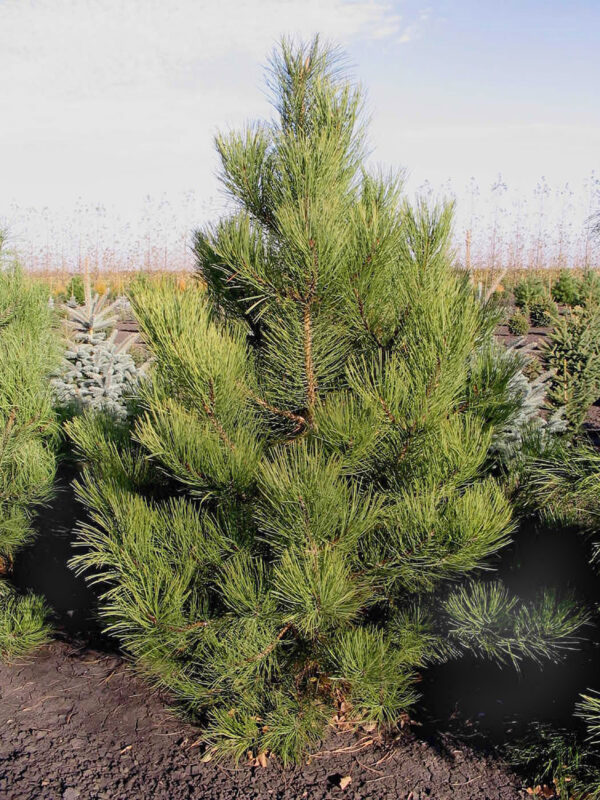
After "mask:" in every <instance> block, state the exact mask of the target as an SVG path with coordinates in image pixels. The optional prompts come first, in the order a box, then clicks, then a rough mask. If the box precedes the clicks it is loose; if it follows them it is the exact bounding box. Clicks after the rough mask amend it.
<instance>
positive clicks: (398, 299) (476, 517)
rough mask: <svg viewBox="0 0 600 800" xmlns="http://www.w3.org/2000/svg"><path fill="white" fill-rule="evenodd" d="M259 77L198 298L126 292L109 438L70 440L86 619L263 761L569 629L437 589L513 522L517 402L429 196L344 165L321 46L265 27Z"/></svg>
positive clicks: (105, 432)
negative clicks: (427, 684)
mask: <svg viewBox="0 0 600 800" xmlns="http://www.w3.org/2000/svg"><path fill="white" fill-rule="evenodd" d="M270 86H271V90H272V92H273V94H274V102H275V108H276V110H277V112H278V120H277V121H276V122H273V123H269V124H260V125H258V124H257V125H251V126H249V127H248V128H246V130H244V131H243V132H242V133H233V134H230V135H227V136H219V137H218V138H217V148H218V151H219V154H220V157H221V162H222V180H223V183H224V186H225V187H226V189H227V190H228V192H229V194H230V197H231V199H232V201H233V202H234V203H235V205H236V207H237V210H236V211H235V212H234V213H233V214H232V215H231V216H229V217H227V218H225V219H222V220H221V221H220V222H219V223H218V224H217V225H215V226H214V227H212V228H209V229H206V230H204V231H200V232H198V233H197V235H196V240H195V251H196V255H197V259H198V271H199V275H200V277H201V278H202V284H203V285H205V286H206V290H205V291H204V290H203V289H202V288H200V287H190V288H187V289H185V290H181V291H177V290H175V289H174V288H173V286H172V285H170V284H165V285H162V286H158V287H156V286H149V285H148V283H146V282H142V283H141V284H139V285H138V286H136V287H134V288H133V290H132V295H131V302H132V307H133V310H134V312H135V314H136V317H137V319H138V321H139V324H140V328H141V331H142V334H143V338H144V341H145V343H146V344H147V346H148V348H149V350H150V352H151V354H152V357H153V361H154V368H153V371H152V380H151V382H150V383H148V384H146V385H144V386H143V387H142V390H141V400H142V404H143V406H144V408H145V412H144V413H143V414H142V415H141V416H139V417H138V419H137V421H136V422H135V428H134V432H133V440H129V439H128V434H127V430H126V429H125V428H124V427H123V426H119V425H117V424H116V423H115V422H114V421H111V420H110V419H108V418H106V417H102V416H98V415H93V414H90V413H88V414H86V415H84V416H83V417H80V418H78V419H75V420H74V421H73V422H72V423H71V424H70V426H69V430H70V433H71V436H72V438H73V440H74V442H75V444H76V446H77V448H78V450H79V452H80V455H81V458H82V460H83V461H84V462H85V466H84V472H83V479H82V481H81V483H80V484H79V485H78V492H79V496H80V498H81V499H82V500H83V501H84V502H85V503H86V504H87V505H88V507H89V509H90V512H91V522H90V523H89V524H86V525H84V526H82V530H81V536H80V541H79V544H80V546H82V547H83V550H82V552H81V553H80V554H78V555H77V556H76V558H75V559H74V565H75V567H76V568H77V569H79V570H81V571H86V572H88V573H89V574H90V575H91V579H92V580H95V581H102V582H107V583H108V585H109V588H108V590H106V591H104V594H103V596H102V601H101V606H102V614H103V615H104V617H105V620H106V622H107V629H108V630H110V631H111V632H112V633H113V634H114V635H116V636H118V637H119V638H120V640H121V642H122V643H123V645H124V647H125V648H126V649H127V650H128V652H129V653H130V654H131V655H132V656H133V658H134V659H135V661H136V663H137V664H138V666H139V667H140V669H142V670H144V671H145V672H146V673H147V674H148V675H149V676H151V677H152V678H153V679H155V680H156V681H157V682H158V683H159V684H160V685H162V686H166V687H168V688H169V689H170V690H171V691H172V692H173V693H174V694H175V696H177V697H178V698H179V699H180V701H181V702H182V703H184V704H185V705H186V706H187V707H188V708H189V709H190V710H191V711H193V712H194V713H196V714H198V715H204V714H205V715H207V716H208V720H209V722H208V734H207V735H208V737H209V739H210V740H211V741H212V742H213V743H214V746H215V748H216V751H217V752H219V753H229V754H232V755H233V756H234V757H236V758H240V757H242V756H245V755H246V754H247V753H248V751H251V752H253V753H254V754H262V753H265V752H268V751H272V752H274V753H276V754H278V755H279V756H280V757H281V758H282V759H283V761H284V762H287V761H289V760H291V759H297V758H299V757H300V756H301V755H302V753H303V752H305V750H306V749H307V748H310V747H314V746H316V744H317V743H318V741H319V740H320V738H321V737H322V736H323V735H324V731H325V728H326V726H327V724H328V723H329V722H331V721H333V720H338V721H339V720H341V719H344V720H345V721H348V720H352V721H354V722H355V723H356V724H359V723H360V722H370V723H377V724H382V725H383V724H392V723H394V722H396V721H397V720H398V719H399V717H400V715H401V714H402V712H404V711H405V710H406V709H407V708H408V707H409V706H410V705H411V704H412V703H413V702H414V701H415V699H416V698H417V691H416V687H415V680H416V674H417V671H418V670H419V669H421V668H423V667H424V666H426V665H427V664H428V663H431V662H432V661H436V660H439V659H442V658H447V657H449V656H453V655H458V654H459V653H460V652H461V651H463V650H464V649H470V650H474V651H475V652H477V653H479V654H480V655H482V656H486V657H493V658H496V659H498V660H510V661H514V662H516V661H518V660H519V659H520V658H521V657H522V656H523V655H528V656H533V657H534V658H542V657H546V656H553V655H555V654H556V652H557V649H558V648H559V646H560V643H561V641H562V640H563V639H564V638H565V637H566V638H567V639H568V638H569V637H570V636H572V634H573V633H574V631H575V630H576V629H577V627H578V625H579V624H580V622H581V618H579V617H578V616H577V615H576V614H574V613H573V611H572V609H571V608H570V607H569V606H568V605H567V604H564V603H561V602H560V601H558V600H555V599H554V598H552V597H551V596H545V597H544V598H543V599H542V602H541V603H540V604H539V606H538V607H537V608H535V609H534V608H533V607H530V606H524V605H521V604H520V603H518V602H517V600H516V599H515V598H512V597H510V596H509V594H508V593H507V592H506V590H505V589H504V588H503V587H502V586H501V585H499V584H497V583H492V584H478V583H469V582H467V583H466V584H464V585H462V586H461V587H459V588H454V589H452V584H451V583H450V582H452V581H456V580H457V579H460V578H462V577H464V576H468V575H469V574H470V573H472V572H473V571H475V570H476V569H477V568H479V567H482V566H484V565H485V564H487V563H488V560H489V558H490V557H491V556H493V555H494V554H495V553H497V552H498V551H499V550H500V549H501V548H502V547H504V546H505V545H506V544H507V543H508V542H509V541H510V533H511V529H512V521H511V508H510V504H509V501H508V500H507V497H506V496H505V493H504V491H503V489H502V487H501V486H500V485H499V484H498V483H497V482H496V481H495V480H494V479H492V478H491V477H489V476H488V475H486V473H485V465H486V464H487V461H488V458H489V454H490V446H491V442H492V438H493V435H494V431H495V429H496V428H497V427H498V426H502V425H504V424H505V423H506V422H507V420H509V419H510V415H511V414H513V413H514V403H515V399H514V396H515V393H514V392H513V393H512V394H511V393H510V392H507V390H506V382H507V381H508V380H510V374H508V373H509V371H507V370H504V372H503V374H502V375H501V376H500V377H499V376H498V375H497V374H496V373H497V372H498V365H497V361H496V360H493V359H492V360H491V361H490V362H489V364H488V367H489V368H488V367H486V368H484V367H483V366H482V368H481V369H479V370H478V371H476V370H474V360H473V359H474V354H475V353H476V352H477V351H478V350H479V348H482V347H485V346H488V344H489V339H490V336H491V330H492V329H493V326H494V324H495V322H496V319H497V317H496V316H495V315H494V314H492V313H491V312H490V310H489V308H488V307H487V306H483V305H482V302H481V301H480V300H479V299H478V298H477V297H476V296H475V294H474V293H473V291H472V289H471V287H470V286H469V284H468V282H467V281H466V280H464V279H463V278H462V277H460V276H459V275H458V274H457V273H455V271H454V270H453V269H452V254H451V250H450V232H451V223H452V208H451V206H449V205H438V206H435V207H433V208H428V207H427V206H426V204H425V203H423V202H417V203H416V204H415V205H414V206H411V205H409V204H408V203H407V202H406V201H405V200H404V199H403V197H402V195H401V186H400V181H399V180H398V179H397V178H395V177H390V176H386V175H383V174H380V175H370V174H369V173H368V172H367V171H366V170H365V168H364V136H365V130H364V126H363V124H362V100H361V93H360V91H359V89H358V88H356V87H353V86H352V85H351V84H350V83H349V82H348V81H347V80H346V78H345V77H344V74H343V71H342V70H341V63H340V61H339V58H338V56H337V54H336V53H335V52H332V51H331V50H328V49H326V48H323V47H321V45H320V44H319V42H318V40H316V41H314V42H313V43H311V44H310V45H307V46H294V45H292V44H290V43H284V44H283V45H282V48H281V49H280V50H279V51H278V52H277V53H276V54H275V55H274V57H273V60H272V62H271V71H270ZM478 363H480V362H478ZM490 365H491V366H490ZM511 374H512V373H511ZM505 377H506V380H505V379H504V378H505ZM500 393H501V396H500ZM519 402H520V401H519ZM128 442H129V444H128Z"/></svg>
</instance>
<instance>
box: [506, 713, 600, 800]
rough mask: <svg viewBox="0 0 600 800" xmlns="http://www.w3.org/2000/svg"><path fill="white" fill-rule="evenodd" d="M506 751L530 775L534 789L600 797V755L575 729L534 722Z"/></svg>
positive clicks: (588, 797)
mask: <svg viewBox="0 0 600 800" xmlns="http://www.w3.org/2000/svg"><path fill="white" fill-rule="evenodd" d="M503 750H504V755H505V756H506V757H507V760H508V762H509V763H510V764H511V765H512V766H514V767H517V768H518V769H519V770H520V771H521V772H522V773H524V774H525V775H526V776H527V785H528V786H529V787H530V788H531V789H532V790H533V789H534V787H536V786H540V787H544V786H545V787H547V790H548V791H551V792H552V796H558V797H561V798H562V797H565V798H587V800H595V798H598V797H600V762H599V760H598V756H597V754H596V752H595V749H594V748H593V747H591V746H590V745H589V744H586V743H582V742H581V741H580V739H579V737H578V735H577V733H575V732H574V731H568V730H563V729H560V728H556V727H554V726H552V725H548V724H539V723H534V724H532V725H531V726H530V728H529V730H528V731H527V734H526V735H525V736H521V737H519V738H517V739H516V740H515V741H512V742H509V743H508V744H506V745H505V746H504V748H503ZM541 796H544V795H541Z"/></svg>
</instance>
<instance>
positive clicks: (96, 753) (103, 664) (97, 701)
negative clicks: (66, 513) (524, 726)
mask: <svg viewBox="0 0 600 800" xmlns="http://www.w3.org/2000/svg"><path fill="white" fill-rule="evenodd" d="M164 700H165V698H162V697H160V696H159V694H158V693H156V692H152V691H150V690H149V689H148V687H147V686H146V685H145V684H144V683H143V682H142V681H141V680H140V679H139V678H138V677H137V676H136V675H135V674H134V673H133V671H132V670H131V668H130V667H129V665H128V664H127V663H126V662H125V661H123V660H122V659H121V658H119V657H118V656H116V655H114V654H107V653H102V652H100V651H95V650H91V649H87V648H78V647H76V646H74V645H73V644H69V643H65V642H58V641H57V642H54V643H53V644H51V645H50V646H49V647H46V648H43V649H42V650H41V651H40V652H39V653H38V654H37V656H36V657H35V658H34V659H33V660H32V661H31V662H29V663H27V664H24V665H20V666H18V665H13V666H1V667H0V731H1V732H2V733H1V738H0V797H1V798H6V800H146V798H148V800H150V798H151V799H152V800H183V798H204V799H205V800H236V798H237V799H238V800H242V799H243V800H252V799H253V798H256V799H258V798H260V800H264V798H272V800H277V799H278V798H281V799H282V800H284V799H285V800H292V799H293V800H295V799H296V798H307V800H325V798H342V797H343V798H352V799H353V800H359V798H360V800H363V798H364V799H365V800H366V799H367V798H373V800H375V798H376V799H377V800H386V799H387V798H389V799H390V800H391V799H392V798H393V799H394V800H425V798H431V800H446V798H453V800H474V799H475V798H478V800H479V799H480V800H484V798H488V800H513V798H522V797H524V796H525V793H524V792H522V791H521V782H520V780H519V779H518V778H517V777H516V776H515V775H513V774H512V773H511V772H510V771H509V770H508V768H506V767H504V766H503V765H502V764H501V763H499V762H498V761H495V760H492V759H488V758H487V757H485V756H481V755H479V754H475V753H473V752H471V751H470V750H469V749H467V748H466V747H465V746H464V745H462V744H459V743H458V742H456V741H454V740H453V739H452V738H450V737H448V736H446V737H440V738H439V739H438V742H437V744H435V745H434V744H432V743H431V742H426V741H421V740H419V739H418V738H417V737H416V736H415V735H414V734H413V733H412V732H409V731H406V732H402V733H401V734H400V736H399V738H398V739H397V740H396V741H395V742H389V743H387V744H379V745H373V744H369V743H368V741H367V743H366V746H364V742H362V743H361V740H358V739H357V738H356V737H354V736H353V735H352V734H338V735H332V737H331V739H330V740H329V741H328V743H327V745H326V747H325V748H324V750H323V751H322V752H320V753H319V754H318V755H317V756H315V757H313V758H312V759H311V760H310V762H309V763H307V764H305V765H304V766H302V767H299V768H296V769H288V770H282V769H281V767H280V766H278V765H277V764H276V763H274V762H273V763H270V764H268V766H267V767H266V768H263V767H249V766H242V767H240V768H238V769H232V768H231V765H228V764H215V763H214V762H207V763H203V762H202V757H203V752H204V751H203V747H202V744H201V743H199V742H198V738H199V734H200V731H199V729H198V728H195V727H194V726H192V725H190V724H188V723H186V722H183V721H182V720H180V719H178V718H177V717H176V715H175V714H174V713H173V712H172V711H169V707H168V705H167V704H166V703H165V702H164ZM361 745H362V749H359V748H360V747H361ZM334 750H338V751H340V750H341V752H331V751H334ZM346 776H350V777H351V779H352V780H351V782H350V783H349V784H348V786H347V787H346V788H345V789H341V788H340V779H341V778H343V777H346Z"/></svg>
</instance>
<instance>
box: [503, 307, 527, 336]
mask: <svg viewBox="0 0 600 800" xmlns="http://www.w3.org/2000/svg"><path fill="white" fill-rule="evenodd" d="M529 327H530V322H529V315H528V313H527V309H523V310H517V311H515V313H514V314H513V315H512V317H511V318H510V319H509V320H508V332H509V333H512V335H513V336H525V334H527V333H529Z"/></svg>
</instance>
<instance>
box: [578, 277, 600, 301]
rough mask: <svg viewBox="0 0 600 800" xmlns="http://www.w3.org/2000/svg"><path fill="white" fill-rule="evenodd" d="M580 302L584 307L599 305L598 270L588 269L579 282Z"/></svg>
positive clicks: (599, 286)
mask: <svg viewBox="0 0 600 800" xmlns="http://www.w3.org/2000/svg"><path fill="white" fill-rule="evenodd" d="M580 302H581V304H582V305H584V306H597V305H600V274H598V270H593V269H588V270H586V272H585V273H584V275H583V278H582V280H581V297H580Z"/></svg>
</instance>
